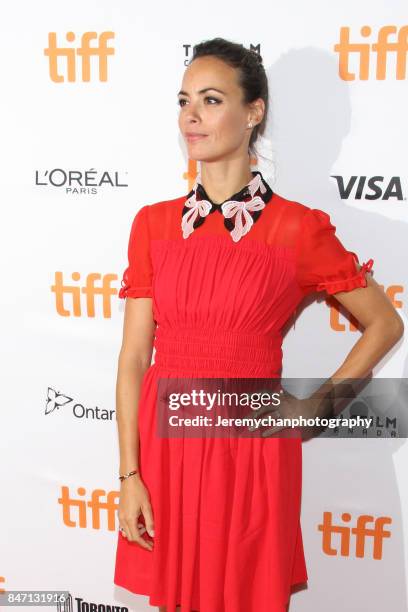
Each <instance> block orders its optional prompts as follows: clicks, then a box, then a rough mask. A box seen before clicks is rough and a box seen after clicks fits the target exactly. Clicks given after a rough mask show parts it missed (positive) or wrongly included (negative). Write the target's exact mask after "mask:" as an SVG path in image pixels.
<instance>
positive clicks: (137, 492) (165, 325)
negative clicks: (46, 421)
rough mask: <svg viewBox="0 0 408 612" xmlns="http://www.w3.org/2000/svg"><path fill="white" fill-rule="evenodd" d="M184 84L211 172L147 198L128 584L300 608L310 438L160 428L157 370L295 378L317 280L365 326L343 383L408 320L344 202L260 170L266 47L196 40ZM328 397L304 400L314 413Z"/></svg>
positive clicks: (195, 151) (191, 126)
mask: <svg viewBox="0 0 408 612" xmlns="http://www.w3.org/2000/svg"><path fill="white" fill-rule="evenodd" d="M178 97H179V104H180V115H179V127H180V130H181V133H182V135H183V137H184V139H185V141H186V145H187V149H188V156H189V158H190V159H194V160H197V161H200V162H201V167H200V172H199V175H198V176H197V179H196V182H195V185H194V187H193V189H192V191H191V192H190V193H189V194H188V195H187V196H185V195H184V196H182V197H179V198H176V199H173V200H170V201H162V202H157V203H155V204H153V205H148V206H143V207H142V208H141V209H140V210H139V211H138V213H137V214H136V216H135V219H134V221H133V224H132V229H131V233H130V239H129V250H128V254H129V266H128V267H127V269H126V270H125V272H124V275H123V279H122V288H121V290H120V293H119V295H120V297H121V298H129V299H127V300H126V307H125V317H124V328H123V342H122V347H121V351H120V356H119V364H118V377H117V422H118V429H119V444H120V475H121V489H120V502H119V512H118V517H119V523H120V532H119V534H118V545H117V556H116V568H115V578H114V582H115V584H117V585H119V586H122V587H124V588H126V589H128V590H129V591H131V592H133V593H139V594H145V595H149V597H150V599H149V602H150V604H151V605H154V606H159V610H161V611H164V610H167V612H172V611H173V610H176V609H180V607H179V606H181V610H182V612H184V611H185V612H187V611H188V612H190V611H191V610H199V611H200V612H210V611H211V612H224V611H225V612H266V611H268V612H284V610H286V607H287V604H288V602H289V596H290V588H291V586H292V585H294V584H296V583H300V582H305V581H306V580H307V578H308V576H307V572H306V565H305V558H304V553H303V544H302V533H301V528H300V495H301V438H300V437H299V436H295V437H292V438H291V437H286V438H285V437H273V436H271V435H267V436H265V437H261V436H257V437H253V438H245V437H239V436H236V437H231V436H225V437H220V438H214V437H206V436H202V437H200V438H197V437H196V438H194V437H182V438H180V437H178V438H177V437H172V436H170V435H169V436H167V437H166V436H160V435H157V432H156V427H157V424H158V422H157V410H156V400H157V399H160V398H158V391H157V383H158V382H159V381H163V380H164V381H166V380H170V379H171V378H177V377H180V378H183V377H186V378H188V377H195V376H196V377H200V376H201V377H206V378H209V379H210V378H215V377H223V378H228V377H235V378H237V379H238V378H269V379H271V378H276V379H277V380H279V376H280V373H281V368H282V350H281V344H282V335H281V330H282V327H283V325H284V323H285V322H286V321H287V320H288V318H289V317H290V315H291V314H292V313H293V312H294V311H295V309H296V307H297V305H298V304H299V303H300V302H301V301H302V299H303V298H304V296H305V295H307V294H308V293H310V292H312V291H323V290H325V291H326V292H327V293H329V294H335V296H336V298H337V300H338V301H339V302H340V303H341V304H342V305H343V306H345V307H346V308H347V309H348V310H349V311H350V313H351V314H352V315H354V316H355V317H356V318H357V319H358V320H359V322H360V323H361V325H362V326H363V327H364V328H365V330H364V333H363V334H362V336H361V338H360V339H359V340H358V342H357V343H356V345H355V346H354V348H353V350H352V351H351V352H350V354H349V355H348V356H347V358H346V360H345V361H344V363H343V364H342V365H341V366H340V367H339V369H338V370H337V371H336V372H334V374H333V376H332V377H331V379H329V383H330V385H333V383H334V381H335V379H343V378H346V379H349V378H350V379H354V378H362V377H365V376H366V375H367V374H369V373H370V371H371V370H372V368H373V366H374V365H375V364H376V363H377V362H378V361H379V360H380V359H381V358H382V357H383V356H384V355H385V353H386V352H387V351H388V350H389V349H390V348H391V347H392V346H393V345H394V344H395V343H396V342H397V341H398V339H399V338H400V337H401V335H402V333H403V324H402V320H401V318H400V317H399V315H398V314H397V312H396V311H395V309H394V307H393V306H392V304H391V302H390V301H389V300H388V298H387V297H386V296H385V294H384V292H383V291H382V290H381V288H380V287H379V285H377V283H376V282H375V281H374V280H373V279H372V278H371V277H369V276H366V273H367V272H368V271H369V269H370V265H371V264H372V260H370V261H369V262H368V263H365V264H363V266H362V267H361V266H359V264H358V258H357V255H356V254H354V253H352V252H350V251H347V250H346V249H345V248H344V247H343V245H342V244H341V242H340V241H339V239H338V238H337V236H336V235H335V232H334V230H335V227H334V226H333V225H332V224H331V223H330V218H329V215H327V214H326V213H324V212H323V211H320V210H317V209H312V208H309V207H308V206H306V205H303V204H300V203H298V202H293V201H289V200H286V199H284V198H283V197H281V196H279V195H278V194H276V193H274V192H273V191H272V189H271V188H270V186H269V185H268V184H267V183H266V181H265V180H264V178H263V176H262V174H261V173H260V172H252V171H251V169H250V157H249V153H252V151H253V144H254V142H255V140H256V138H257V136H258V133H262V130H263V128H264V124H265V120H266V113H267V109H268V86H267V78H266V74H265V70H264V68H263V66H262V60H261V58H260V56H259V55H258V54H257V53H255V52H252V51H249V50H246V49H245V48H244V47H243V46H242V45H238V44H235V43H232V42H229V41H226V40H224V39H219V38H217V39H213V40H210V41H206V42H204V43H201V44H199V45H196V46H195V47H194V54H193V59H192V61H191V62H190V64H189V66H188V67H187V69H186V71H185V73H184V76H183V81H182V87H181V91H180V92H179V94H178ZM153 286H154V289H153ZM135 298H139V299H135ZM153 346H154V347H155V349H156V354H155V362H154V364H153V365H150V364H151V357H152V352H153ZM334 387H335V385H334ZM324 391H326V387H325V388H324ZM315 397H321V396H320V395H318V394H316V396H313V398H311V399H310V400H309V399H306V400H301V401H300V402H299V404H300V405H301V410H303V411H304V413H306V414H312V413H313V410H314V409H315V408H314V406H315V404H313V402H315V399H314V398H315ZM285 406H286V408H285ZM319 406H320V408H319V410H321V414H323V413H324V411H326V410H327V405H326V404H325V403H324V402H323V403H322V404H319ZM296 410H297V413H299V409H298V408H297V409H296ZM296 410H294V409H293V407H291V402H290V397H289V398H287V399H286V400H285V398H284V400H283V401H282V402H281V406H280V411H281V413H282V414H292V415H293V414H295V413H296ZM315 414H317V413H316V412H315Z"/></svg>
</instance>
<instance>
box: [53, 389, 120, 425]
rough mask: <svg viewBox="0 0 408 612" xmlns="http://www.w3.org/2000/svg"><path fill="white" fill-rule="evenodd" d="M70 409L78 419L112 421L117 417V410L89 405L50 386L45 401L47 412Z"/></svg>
mask: <svg viewBox="0 0 408 612" xmlns="http://www.w3.org/2000/svg"><path fill="white" fill-rule="evenodd" d="M62 408H63V409H64V412H67V411H69V412H70V413H71V414H72V416H74V417H75V418H76V419H85V420H92V421H112V420H113V419H114V418H115V416H114V415H115V413H116V410H108V409H106V408H99V406H94V407H87V406H84V405H83V404H81V403H80V402H77V401H75V400H74V399H73V398H72V397H70V396H69V395H66V394H65V393H61V392H60V391H57V390H56V389H54V388H53V387H48V389H47V398H46V401H45V414H46V415H48V414H58V412H60V411H61V409H62Z"/></svg>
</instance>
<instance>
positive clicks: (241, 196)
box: [181, 170, 273, 231]
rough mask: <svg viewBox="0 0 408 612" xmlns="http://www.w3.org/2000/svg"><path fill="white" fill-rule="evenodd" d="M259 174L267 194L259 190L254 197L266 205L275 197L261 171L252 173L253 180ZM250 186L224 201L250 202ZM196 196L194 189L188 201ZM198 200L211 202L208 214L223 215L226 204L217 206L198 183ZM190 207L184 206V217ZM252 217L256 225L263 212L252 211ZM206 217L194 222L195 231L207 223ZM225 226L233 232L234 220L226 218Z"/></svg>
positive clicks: (198, 218) (199, 217) (188, 196)
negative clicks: (223, 207) (216, 212)
mask: <svg viewBox="0 0 408 612" xmlns="http://www.w3.org/2000/svg"><path fill="white" fill-rule="evenodd" d="M257 174H259V175H260V177H261V181H262V183H263V185H264V187H265V189H266V190H265V192H264V193H262V192H261V190H260V189H258V190H257V191H256V192H255V193H254V196H256V195H257V196H259V197H260V198H261V199H262V200H263V202H264V203H265V204H267V203H268V202H269V201H270V199H271V198H272V195H273V191H272V189H271V187H270V186H269V185H268V183H267V182H266V181H265V179H264V178H263V176H262V173H261V172H260V171H259V170H256V171H252V176H253V178H255V176H256V175H257ZM248 185H249V183H248V184H247V185H245V187H243V188H242V189H241V190H240V191H238V192H237V193H234V194H233V195H232V196H231V197H229V198H227V199H226V200H224V202H228V201H229V200H236V201H238V202H248V201H249V200H250V199H251V194H250V193H249V188H248ZM193 194H194V187H193V189H192V190H191V191H190V192H189V193H188V194H187V196H186V199H188V198H190V197H191V196H192V195H193ZM196 199H197V200H198V201H199V200H208V202H210V204H211V210H210V212H209V213H208V214H212V213H214V212H215V211H218V212H219V213H220V214H221V215H222V214H223V213H222V208H221V207H222V204H224V202H221V203H220V204H216V203H214V202H213V201H212V200H211V199H210V198H209V197H208V194H207V192H206V191H205V189H204V187H203V185H202V184H201V183H197V184H196ZM188 210H189V209H188V207H187V206H183V210H182V213H181V214H182V216H183V215H184V214H185V213H186V212H187V211H188ZM250 214H251V217H252V219H253V221H254V223H255V222H256V221H257V220H258V219H259V217H260V216H261V214H262V210H257V211H250ZM205 219H206V217H201V216H198V217H197V219H196V220H195V222H194V229H196V228H197V227H199V226H200V225H202V224H203V223H204V221H205ZM224 225H225V227H226V228H227V229H228V231H231V230H232V229H233V228H234V225H235V224H234V222H233V220H232V219H227V218H224Z"/></svg>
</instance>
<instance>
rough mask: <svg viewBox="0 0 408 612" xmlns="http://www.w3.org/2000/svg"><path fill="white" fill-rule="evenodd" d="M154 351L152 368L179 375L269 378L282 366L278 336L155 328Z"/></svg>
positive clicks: (280, 344) (278, 371)
mask: <svg viewBox="0 0 408 612" xmlns="http://www.w3.org/2000/svg"><path fill="white" fill-rule="evenodd" d="M154 348H155V351H156V352H155V358H154V365H155V366H156V367H158V368H161V369H164V370H167V371H169V372H175V373H178V374H179V375H181V374H183V373H188V374H190V373H191V374H196V375H197V376H199V375H213V376H225V377H228V376H237V377H248V378H250V377H258V376H259V377H269V376H276V375H279V374H280V371H281V367H282V336H281V335H280V334H279V333H276V334H253V333H243V332H236V331H229V330H228V331H224V330H218V329H203V330H197V329H187V328H183V329H180V328H177V329H169V328H163V327H160V326H158V327H157V328H156V335H155V339H154Z"/></svg>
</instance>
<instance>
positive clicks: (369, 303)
mask: <svg viewBox="0 0 408 612" xmlns="http://www.w3.org/2000/svg"><path fill="white" fill-rule="evenodd" d="M334 297H335V298H336V299H337V300H338V301H339V302H340V304H342V305H343V306H344V307H345V308H346V309H347V310H348V311H349V312H350V313H351V314H352V315H353V316H354V317H355V318H356V319H357V320H358V322H359V323H360V324H361V325H362V326H363V328H364V332H363V334H362V335H361V337H360V338H359V339H358V340H357V342H356V343H355V345H354V346H353V348H352V349H351V351H350V352H349V354H348V355H347V357H346V359H345V360H344V362H343V364H342V365H341V366H340V367H339V368H338V369H337V370H336V371H335V372H334V374H333V375H332V378H364V377H365V376H367V375H368V374H369V373H370V372H371V371H372V369H373V367H374V366H375V365H376V364H377V363H378V362H379V361H380V360H381V359H382V357H384V355H385V354H386V353H387V352H388V351H389V350H390V349H391V348H392V347H393V346H394V344H396V343H397V342H398V340H399V339H400V338H401V337H402V335H403V333H404V322H403V320H402V318H401V317H400V315H399V314H398V312H397V311H396V309H395V308H394V306H393V304H392V302H391V300H390V299H389V297H388V296H387V295H386V293H385V292H384V291H383V290H382V289H381V287H380V285H378V283H376V281H375V280H374V279H373V278H372V277H371V276H370V275H367V287H357V288H356V289H354V290H353V291H340V292H339V293H335V294H334Z"/></svg>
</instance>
